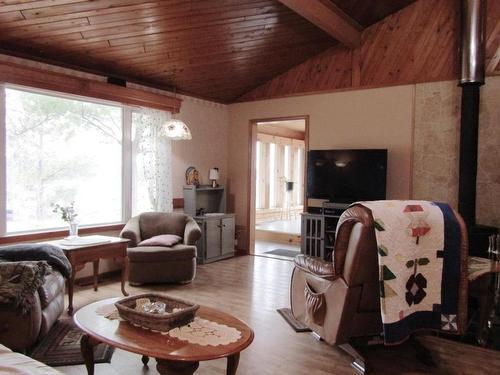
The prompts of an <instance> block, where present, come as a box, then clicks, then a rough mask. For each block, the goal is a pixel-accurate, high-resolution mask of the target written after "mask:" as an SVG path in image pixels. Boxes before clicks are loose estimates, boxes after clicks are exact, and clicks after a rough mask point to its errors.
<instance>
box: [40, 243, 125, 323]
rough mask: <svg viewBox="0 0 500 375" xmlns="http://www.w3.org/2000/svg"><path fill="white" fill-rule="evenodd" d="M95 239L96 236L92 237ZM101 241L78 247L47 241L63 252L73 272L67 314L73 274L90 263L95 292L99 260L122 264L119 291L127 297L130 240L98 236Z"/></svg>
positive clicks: (69, 305) (70, 305)
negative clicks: (126, 283)
mask: <svg viewBox="0 0 500 375" xmlns="http://www.w3.org/2000/svg"><path fill="white" fill-rule="evenodd" d="M94 237H97V236H94ZM99 237H101V238H102V240H103V241H107V242H104V243H103V242H101V243H95V244H84V245H78V246H70V245H66V244H65V243H64V242H63V240H56V241H49V242H47V243H50V244H51V245H54V246H57V247H59V248H61V249H62V250H63V251H64V254H66V257H67V258H68V260H69V262H70V263H71V267H72V269H73V271H72V272H71V276H70V278H69V280H68V300H69V304H68V314H69V315H72V314H73V286H74V283H75V274H76V273H77V272H78V271H80V270H81V269H82V268H83V267H84V266H85V264H86V263H89V262H92V264H93V267H94V290H95V291H97V284H98V276H99V260H100V259H115V260H118V261H121V262H122V280H121V290H122V293H123V295H124V296H128V293H127V292H126V290H125V281H126V280H127V278H128V257H127V244H128V242H129V241H130V240H128V239H125V238H119V237H108V236H99Z"/></svg>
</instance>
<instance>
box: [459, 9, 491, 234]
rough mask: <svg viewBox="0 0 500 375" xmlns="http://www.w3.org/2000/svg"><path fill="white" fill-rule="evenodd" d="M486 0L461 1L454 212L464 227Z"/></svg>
mask: <svg viewBox="0 0 500 375" xmlns="http://www.w3.org/2000/svg"><path fill="white" fill-rule="evenodd" d="M485 26H486V0H462V73H461V77H460V86H462V114H461V120H460V165H459V187H458V211H459V212H460V214H461V215H462V217H463V218H464V221H465V223H466V224H467V226H468V228H469V229H471V228H472V227H474V225H475V224H476V178H477V153H478V150H477V147H478V128H479V89H480V86H481V85H483V84H484V75H485V72H484V65H485V34H486V27H485Z"/></svg>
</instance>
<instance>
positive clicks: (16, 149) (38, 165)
mask: <svg viewBox="0 0 500 375" xmlns="http://www.w3.org/2000/svg"><path fill="white" fill-rule="evenodd" d="M121 143H122V109H121V108H120V107H116V106H111V105H103V104H96V103H92V102H85V101H81V100H74V99H68V98H60V97H56V96H50V95H42V94H37V93H31V92H26V91H21V90H14V89H6V160H7V232H19V231H28V230H40V229H48V228H57V227H62V226H63V223H62V222H61V221H60V220H59V218H58V217H57V215H54V214H53V213H52V210H51V204H52V203H60V204H69V203H71V202H72V201H75V202H76V206H77V209H78V212H79V213H80V218H81V224H82V225H85V224H101V223H110V222H119V221H121V219H122V218H121V216H122V212H121V207H122V196H121V195H122V190H121V186H122V180H121V179H122V166H121V163H122V144H121Z"/></svg>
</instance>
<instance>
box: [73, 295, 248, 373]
mask: <svg viewBox="0 0 500 375" xmlns="http://www.w3.org/2000/svg"><path fill="white" fill-rule="evenodd" d="M118 299H119V298H109V299H105V300H102V301H98V302H94V303H91V304H89V305H87V306H84V307H82V308H81V309H79V310H78V311H77V312H76V313H75V316H74V318H73V320H74V321H75V323H76V325H77V326H78V327H79V328H80V329H81V330H82V331H84V332H85V334H84V335H83V336H82V340H81V350H82V355H83V358H84V359H85V365H86V367H87V372H88V374H89V375H93V374H94V354H93V352H94V350H93V349H94V346H95V345H97V344H99V343H101V342H104V343H106V344H108V345H111V346H113V347H115V348H120V349H123V350H126V351H129V352H132V353H136V354H139V355H142V362H143V363H144V365H146V364H147V363H148V360H149V357H153V358H156V362H157V365H156V369H157V370H158V372H159V373H160V374H161V375H171V374H179V375H192V374H193V373H194V372H195V371H196V370H197V368H198V366H199V362H200V361H208V360H212V359H217V358H227V371H226V374H227V375H235V374H236V370H237V369H238V363H239V359H240V352H241V351H242V350H244V349H245V348H246V347H248V346H249V345H250V344H251V343H252V341H253V338H254V333H253V330H252V329H251V328H250V327H249V326H247V325H246V324H245V323H244V322H242V321H241V320H239V319H238V318H236V317H234V316H232V315H230V314H227V313H225V312H223V311H220V310H217V309H213V308H210V307H207V306H201V307H200V309H199V310H198V311H197V313H196V315H197V316H199V317H201V318H204V319H208V320H210V321H213V322H217V323H219V324H225V325H227V326H230V327H234V328H236V329H237V330H239V331H240V332H241V337H240V338H239V339H238V340H237V341H236V342H232V343H230V344H227V345H218V346H211V345H206V346H202V345H198V344H191V343H189V342H187V341H183V340H179V339H177V338H173V337H170V336H169V335H162V334H160V333H158V332H152V331H149V330H146V329H143V328H140V327H135V326H134V325H132V324H130V323H128V322H126V321H120V320H109V319H107V318H105V317H104V316H103V315H102V314H99V313H98V311H99V310H100V309H101V308H102V307H103V306H107V305H111V304H113V303H114V302H116V301H117V300H118ZM139 372H140V371H139Z"/></svg>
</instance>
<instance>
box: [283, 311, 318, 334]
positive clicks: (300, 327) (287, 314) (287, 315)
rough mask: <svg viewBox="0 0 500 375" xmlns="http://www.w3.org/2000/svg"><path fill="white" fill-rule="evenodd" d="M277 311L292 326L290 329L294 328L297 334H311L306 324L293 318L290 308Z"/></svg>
mask: <svg viewBox="0 0 500 375" xmlns="http://www.w3.org/2000/svg"><path fill="white" fill-rule="evenodd" d="M276 311H278V312H279V313H280V315H281V316H282V317H283V319H285V320H286V322H287V323H288V324H290V327H292V328H293V330H294V331H295V332H311V330H310V329H309V328H307V326H306V325H305V324H303V323H301V322H299V321H298V320H297V319H295V318H294V317H293V315H292V310H290V309H289V308H288V307H284V308H281V309H277V310H276Z"/></svg>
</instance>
